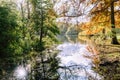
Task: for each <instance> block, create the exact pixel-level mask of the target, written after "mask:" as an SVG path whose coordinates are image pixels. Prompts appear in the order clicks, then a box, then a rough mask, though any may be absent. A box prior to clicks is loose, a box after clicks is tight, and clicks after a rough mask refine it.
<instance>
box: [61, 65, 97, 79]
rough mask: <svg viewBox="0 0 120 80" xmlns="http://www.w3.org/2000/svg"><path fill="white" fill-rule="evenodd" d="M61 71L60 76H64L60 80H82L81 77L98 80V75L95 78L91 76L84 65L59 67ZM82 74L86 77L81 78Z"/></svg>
mask: <svg viewBox="0 0 120 80" xmlns="http://www.w3.org/2000/svg"><path fill="white" fill-rule="evenodd" d="M59 69H60V71H61V72H60V73H59V74H63V75H62V76H61V78H60V79H61V80H63V79H65V80H69V79H73V80H78V79H80V77H81V78H82V77H83V78H88V79H89V80H97V73H96V75H94V76H93V75H91V74H90V73H89V72H87V69H86V67H85V66H83V65H77V64H74V65H70V66H59ZM80 72H82V73H83V74H85V75H84V76H79V73H80Z"/></svg>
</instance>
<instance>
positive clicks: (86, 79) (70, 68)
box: [57, 35, 102, 80]
mask: <svg viewBox="0 0 120 80" xmlns="http://www.w3.org/2000/svg"><path fill="white" fill-rule="evenodd" d="M59 37H60V39H62V42H63V43H62V44H60V45H59V46H58V47H57V48H58V49H59V50H61V52H60V53H59V54H58V56H57V57H58V58H60V60H61V63H60V64H59V65H60V66H61V67H62V68H61V69H59V70H58V72H59V74H60V80H101V79H102V77H101V76H100V75H99V74H97V73H96V72H95V71H93V70H92V67H93V66H95V65H94V64H93V63H92V60H91V59H90V58H88V57H86V56H89V57H90V56H92V54H91V53H90V52H89V51H88V50H87V49H86V47H87V44H86V42H80V41H79V40H78V39H77V36H76V35H66V36H63V35H61V36H59ZM60 39H59V40H60ZM63 39H64V40H63Z"/></svg>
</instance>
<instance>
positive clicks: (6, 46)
mask: <svg viewBox="0 0 120 80" xmlns="http://www.w3.org/2000/svg"><path fill="white" fill-rule="evenodd" d="M16 20H17V18H16V14H15V13H14V12H12V10H11V9H10V8H9V7H7V6H0V38H1V39H0V54H1V57H6V56H13V55H15V54H16V53H19V51H21V48H20V47H18V45H17V44H18V43H17V38H18V37H17V35H16V33H17V32H16V29H17V26H18V25H17V22H16Z"/></svg>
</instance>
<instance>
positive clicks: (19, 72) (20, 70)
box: [13, 65, 28, 80]
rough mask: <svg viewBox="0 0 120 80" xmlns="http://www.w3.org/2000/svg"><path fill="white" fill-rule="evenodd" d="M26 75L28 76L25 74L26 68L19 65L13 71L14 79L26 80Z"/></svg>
mask: <svg viewBox="0 0 120 80" xmlns="http://www.w3.org/2000/svg"><path fill="white" fill-rule="evenodd" d="M27 74H28V72H27V70H26V68H25V67H24V66H22V65H20V66H18V67H17V68H16V69H15V71H14V74H13V76H14V77H15V78H16V79H21V80H26V77H27Z"/></svg>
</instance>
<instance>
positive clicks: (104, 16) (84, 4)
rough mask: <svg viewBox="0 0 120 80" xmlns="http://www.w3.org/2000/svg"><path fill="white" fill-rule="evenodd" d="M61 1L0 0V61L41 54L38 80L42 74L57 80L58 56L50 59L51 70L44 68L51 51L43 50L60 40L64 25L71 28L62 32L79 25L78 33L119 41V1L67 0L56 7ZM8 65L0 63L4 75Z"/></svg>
mask: <svg viewBox="0 0 120 80" xmlns="http://www.w3.org/2000/svg"><path fill="white" fill-rule="evenodd" d="M61 1H62V0H21V1H18V0H0V62H2V63H4V62H5V63H6V62H7V63H9V61H13V59H14V58H16V59H15V60H18V58H19V57H21V56H22V57H23V56H27V55H30V56H32V57H35V56H37V55H39V56H40V58H41V63H40V64H39V63H36V64H34V65H33V67H34V68H36V67H37V66H38V65H40V67H42V71H41V72H36V73H35V74H34V76H35V80H38V79H40V77H39V76H42V78H41V80H57V78H58V76H59V75H56V72H57V69H58V68H59V67H58V61H57V60H56V59H55V57H56V55H53V56H52V57H50V58H49V59H48V63H47V64H48V65H50V69H49V70H45V67H46V66H47V67H48V65H45V64H44V58H45V55H48V54H46V53H44V51H45V50H46V49H47V48H50V47H51V46H52V45H53V44H58V43H59V41H58V40H57V35H58V34H59V33H60V27H62V26H63V24H64V25H65V26H67V27H68V28H67V30H66V32H64V31H63V32H64V33H66V34H67V33H70V32H69V31H70V30H74V29H73V28H76V27H77V28H76V29H75V30H76V31H77V32H76V33H79V36H81V35H82V36H83V35H85V36H86V35H87V36H94V35H102V36H105V37H104V39H103V40H105V39H107V38H106V36H107V37H110V39H111V41H110V44H113V45H115V44H117V45H118V44H119V43H120V39H119V38H118V37H117V36H119V34H120V15H119V14H120V0H70V1H69V0H66V2H65V3H63V4H61V5H59V6H57V5H58V4H59V3H60V2H61ZM61 3H62V2H61ZM80 17H83V18H85V20H83V19H81V18H80ZM56 19H57V20H56ZM60 19H61V20H60ZM71 20H75V21H76V22H71ZM69 26H70V27H69ZM65 29H66V28H65ZM101 52H102V51H101ZM6 65H8V64H4V65H0V74H1V75H4V72H5V70H4V69H2V67H5V66H6ZM51 68H52V69H53V68H54V69H53V70H52V69H51ZM47 73H48V75H49V77H48V75H46V74H47ZM38 74H39V75H38ZM52 75H54V76H52ZM51 76H52V77H51Z"/></svg>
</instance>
